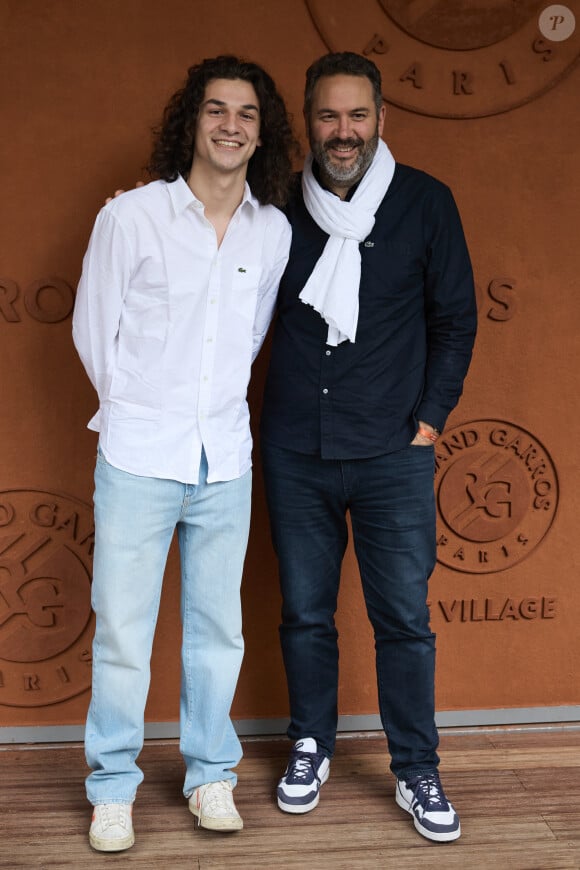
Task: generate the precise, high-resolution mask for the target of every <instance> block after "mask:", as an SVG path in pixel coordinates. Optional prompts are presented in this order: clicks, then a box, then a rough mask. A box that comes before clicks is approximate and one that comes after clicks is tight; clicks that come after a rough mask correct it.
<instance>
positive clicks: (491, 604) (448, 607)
mask: <svg viewBox="0 0 580 870" xmlns="http://www.w3.org/2000/svg"><path fill="white" fill-rule="evenodd" d="M437 604H438V605H439V610H440V612H441V613H442V615H443V618H444V619H445V621H446V622H454V621H455V620H456V618H457V617H458V616H459V618H460V620H461V622H502V621H504V620H510V619H511V620H514V621H519V620H520V619H525V620H528V621H529V620H533V619H554V618H555V617H556V616H557V599H556V598H552V597H549V596H543V597H529V598H522V599H521V600H519V601H518V600H516V599H514V598H504V599H501V600H500V601H496V600H495V599H493V598H485V599H479V598H454V599H453V601H438V602H437Z"/></svg>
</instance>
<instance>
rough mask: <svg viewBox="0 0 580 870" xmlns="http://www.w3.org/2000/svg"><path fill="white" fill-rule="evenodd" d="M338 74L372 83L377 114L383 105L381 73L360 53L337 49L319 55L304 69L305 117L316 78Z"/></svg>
mask: <svg viewBox="0 0 580 870" xmlns="http://www.w3.org/2000/svg"><path fill="white" fill-rule="evenodd" d="M338 75H345V76H361V77H362V78H367V79H368V80H369V81H370V83H371V85H372V89H373V97H374V100H375V106H376V109H377V115H378V113H379V112H380V110H381V106H382V105H383V94H382V82H381V73H380V71H379V69H378V67H377V66H376V65H375V64H374V63H373V62H372V60H369V59H368V58H367V57H364V56H363V55H362V54H355V52H353V51H337V52H335V53H333V54H324V55H323V56H322V57H319V58H318V60H315V61H314V63H313V64H311V65H310V66H309V67H308V69H307V70H306V86H305V88H304V114H305V115H306V117H307V118H308V116H309V115H310V108H311V106H312V94H313V92H314V88H315V85H316V83H317V82H318V80H319V79H321V78H323V77H324V76H338Z"/></svg>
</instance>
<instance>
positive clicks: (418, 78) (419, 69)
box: [399, 63, 424, 88]
mask: <svg viewBox="0 0 580 870" xmlns="http://www.w3.org/2000/svg"><path fill="white" fill-rule="evenodd" d="M399 81H400V82H411V84H412V85H413V87H414V88H422V87H423V85H424V79H423V66H422V64H420V63H413V64H411V66H410V67H408V68H407V69H406V70H405V72H404V73H403V74H402V75H401V76H400V78H399Z"/></svg>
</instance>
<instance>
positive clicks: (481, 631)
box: [0, 0, 580, 726]
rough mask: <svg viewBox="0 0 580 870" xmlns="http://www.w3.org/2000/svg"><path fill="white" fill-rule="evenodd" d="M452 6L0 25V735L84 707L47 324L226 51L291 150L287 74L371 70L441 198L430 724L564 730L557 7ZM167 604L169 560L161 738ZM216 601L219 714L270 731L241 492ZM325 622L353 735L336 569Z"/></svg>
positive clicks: (71, 492) (566, 283)
mask: <svg viewBox="0 0 580 870" xmlns="http://www.w3.org/2000/svg"><path fill="white" fill-rule="evenodd" d="M473 6H474V4H471V3H468V2H458V0H446V2H437V0H427V2H424V0H423V2H421V0H413V2H402V0H383V2H380V3H378V2H376V0H360V2H358V3H357V4H352V3H346V2H337V0H308V2H304V0H286V2H283V0H254V2H253V3H251V4H248V3H245V2H241V0H240V2H237V0H211V2H210V0H197V2H195V3H192V2H191V0H164V2H163V3H160V2H157V0H122V2H119V0H95V2H90V3H89V2H79V0H74V2H73V0H51V2H49V3H46V2H40V0H0V58H1V63H2V76H0V117H1V119H2V135H1V136H0V152H1V159H0V166H1V172H2V188H1V189H2V197H1V199H0V222H1V235H0V239H1V242H0V336H1V340H0V371H1V379H0V390H1V395H2V405H1V407H2V415H1V416H0V449H1V454H0V455H1V456H2V466H1V470H0V725H4V726H6V725H14V726H17V725H30V724H42V725H53V724H66V723H79V722H82V721H83V720H84V715H85V711H86V706H87V703H88V690H89V682H90V636H91V630H92V620H91V616H90V606H89V589H90V577H91V545H92V538H91V535H92V514H91V500H92V472H93V463H94V456H95V450H96V438H95V435H94V434H93V433H90V432H88V431H87V430H86V428H85V425H86V422H87V421H88V419H89V417H90V416H91V415H92V413H93V411H94V410H95V396H94V394H93V392H92V389H91V387H90V385H89V383H88V380H87V379H86V377H85V375H84V372H83V371H82V368H81V365H80V363H79V361H78V359H77V358H76V355H75V352H74V349H73V346H72V341H71V335H70V333H71V316H70V315H71V309H72V305H73V299H74V287H75V286H76V283H77V281H78V277H79V272H80V265H81V259H82V255H83V252H84V248H85V246H86V243H87V240H88V236H89V233H90V230H91V227H92V224H93V221H94V218H95V215H96V213H97V211H98V209H99V207H100V206H101V204H102V202H103V199H104V197H105V196H106V195H107V194H108V193H110V192H112V191H113V190H114V189H115V188H117V187H130V186H132V185H133V183H134V181H135V180H136V179H137V178H140V177H142V174H141V171H140V167H141V166H143V164H144V163H145V161H146V159H147V154H148V148H149V142H150V138H149V132H148V131H149V129H150V127H151V125H152V124H153V123H155V122H156V120H157V119H158V117H159V114H160V110H161V109H162V107H163V105H164V104H165V101H166V99H167V97H168V96H169V95H170V94H171V93H172V92H173V91H174V90H175V88H176V87H177V86H178V85H179V84H180V83H181V81H182V79H183V76H184V73H185V70H186V69H187V67H188V66H189V65H190V64H191V63H192V62H194V61H196V60H198V59H200V58H202V57H206V56H212V55H215V54H218V53H222V52H234V53H238V54H243V55H245V56H246V57H248V58H251V59H254V60H257V61H258V62H260V63H262V64H263V65H264V66H266V68H267V69H268V70H269V71H270V72H271V73H272V75H273V76H274V77H275V79H276V80H277V81H278V82H279V83H280V86H281V90H282V91H283V93H284V95H285V97H286V99H287V101H288V104H289V106H290V108H291V110H292V112H293V113H294V115H295V119H296V125H297V128H298V129H299V130H300V132H301V135H302V130H301V90H302V82H303V72H304V70H305V69H306V67H307V66H308V64H309V63H310V62H311V61H312V60H313V59H314V58H315V57H317V56H318V55H320V54H322V53H324V52H325V51H326V50H328V49H329V48H330V49H338V50H341V49H352V50H356V51H365V52H367V53H368V54H369V56H371V57H372V58H373V59H374V60H375V61H376V62H377V63H378V64H379V66H380V67H381V69H382V71H383V75H384V80H385V88H384V91H385V97H386V99H387V101H388V112H387V124H386V134H385V136H386V138H387V140H388V142H389V145H390V147H391V149H392V151H393V153H394V154H395V156H396V157H397V159H399V160H400V161H402V162H407V163H410V164H412V165H415V166H418V167H421V168H423V169H425V170H427V171H429V172H432V173H433V174H435V175H437V176H438V177H440V178H441V179H443V180H444V181H446V182H448V183H449V184H450V185H451V187H452V188H453V190H454V192H455V195H456V198H457V201H458V203H459V206H460V209H461V212H462V215H463V219H464V224H465V229H466V233H467V236H468V240H469V242H470V247H471V250H472V254H473V261H474V266H475V271H476V277H477V283H478V292H479V311H480V330H479V336H478V341H477V347H476V353H475V358H474V362H473V365H472V368H471V371H470V374H469V377H468V380H467V383H466V388H465V394H464V397H463V399H462V402H461V404H460V406H459V408H458V409H457V410H456V411H455V412H454V414H453V416H452V418H451V420H450V422H449V426H448V429H447V431H446V433H445V435H444V437H443V438H442V440H441V441H440V443H439V445H438V447H437V456H438V471H437V476H436V481H435V484H436V490H437V497H438V506H439V530H438V538H439V548H438V553H439V564H438V567H437V569H436V572H435V575H434V577H433V580H432V590H431V608H432V617H433V625H434V628H435V629H436V631H437V633H438V656H439V658H438V708H439V709H440V710H465V709H483V708H494V707H502V708H503V707H513V708H532V707H540V708H541V707H560V706H565V705H578V704H580V687H579V683H578V679H577V675H578V670H579V668H578V664H579V655H580V639H579V633H578V630H577V623H578V613H579V605H580V584H579V583H578V568H579V562H580V537H579V534H578V531H577V516H578V513H579V507H580V504H579V496H578V492H579V491H580V486H579V484H580V480H579V475H580V468H579V465H578V461H577V452H578V451H577V444H578V439H579V435H580V425H579V423H578V420H579V415H578V413H577V411H576V407H575V406H576V393H577V387H578V370H579V368H580V360H579V351H578V346H579V342H578V338H577V332H578V327H579V325H580V302H579V301H578V292H577V291H578V271H579V268H578V267H579V265H580V254H579V246H578V231H577V212H578V201H579V193H580V153H579V148H578V142H579V141H580V111H579V108H578V88H579V84H580V78H579V70H578V67H575V68H574V61H575V60H576V59H577V57H578V54H579V52H580V0H568V2H567V3H566V6H565V7H564V8H565V9H566V12H565V14H564V15H563V16H562V14H561V8H562V7H561V6H560V7H559V10H560V11H559V10H556V11H554V10H552V9H549V8H548V7H549V6H550V4H547V3H538V2H519V3H518V2H511V0H510V2H493V0H488V2H487V3H484V2H481V3H479V4H477V9H475V10H474V9H473V8H472V7H473ZM542 13H544V14H543V21H544V23H543V24H542V27H543V30H544V35H542V32H541V29H540V27H539V24H538V19H539V16H540V14H542ZM573 14H574V15H575V18H576V22H577V24H578V27H577V28H576V29H571V21H572V16H573ZM560 18H561V19H562V20H560ZM266 355H267V350H266V351H265V353H264V355H263V356H262V357H261V358H260V360H259V362H258V364H257V367H256V371H255V379H254V383H253V385H252V390H251V397H252V406H253V409H254V414H255V417H256V418H257V415H258V414H259V407H260V391H261V385H262V383H263V377H264V369H265V362H266ZM178 583H179V579H178V573H177V559H176V554H175V552H173V553H172V555H171V558H170V563H169V566H168V572H167V577H166V584H165V589H164V596H163V602H162V609H161V616H160V622H159V629H158V636H157V639H156V643H155V652H154V662H153V681H152V687H151V694H150V700H149V705H148V719H149V720H150V721H157V722H159V721H170V720H174V719H175V718H176V717H177V709H178V705H177V695H178V692H177V683H178V676H179V665H178V654H179V653H178V647H179V631H178V628H177V626H178V624H179V609H178ZM243 595H244V613H245V626H246V629H245V633H246V641H247V654H246V659H245V663H244V668H243V672H242V676H241V680H240V685H239V690H238V694H237V697H236V701H235V706H234V715H235V717H236V718H245V719H248V718H249V719H259V718H265V717H282V716H285V715H286V713H287V705H286V692H285V686H284V677H283V673H282V666H281V658H280V654H279V650H278V636H277V623H278V612H279V604H280V602H279V594H278V591H277V585H276V568H275V562H274V558H273V554H272V551H271V547H270V543H269V537H268V528H267V523H266V517H265V510H264V504H263V493H262V485H261V477H260V469H259V467H257V468H256V485H255V506H254V520H253V529H252V535H251V542H250V548H249V554H248V559H247V567H246V576H245V582H244V592H243ZM338 622H339V628H340V630H341V634H342V641H341V643H342V646H341V655H342V658H341V661H342V671H341V713H343V714H363V713H374V712H376V709H377V708H376V697H375V695H376V692H375V680H374V664H373V645H372V638H371V635H370V631H369V629H368V626H367V624H366V617H365V615H364V609H363V605H362V598H361V594H360V590H359V584H358V576H357V569H356V563H355V560H354V557H353V555H352V552H351V551H349V553H348V554H347V559H346V562H345V570H344V581H343V588H342V591H341V599H340V611H339V615H338Z"/></svg>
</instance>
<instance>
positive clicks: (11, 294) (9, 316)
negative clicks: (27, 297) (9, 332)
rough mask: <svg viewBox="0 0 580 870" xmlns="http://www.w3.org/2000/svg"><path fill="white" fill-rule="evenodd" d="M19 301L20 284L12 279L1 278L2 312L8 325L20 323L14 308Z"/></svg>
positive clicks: (0, 308) (0, 299) (0, 306)
mask: <svg viewBox="0 0 580 870" xmlns="http://www.w3.org/2000/svg"><path fill="white" fill-rule="evenodd" d="M17 299H18V284H17V283H16V282H15V281H11V280H10V278H0V312H2V316H3V317H4V320H6V321H8V323H19V322H20V317H19V316H18V312H17V311H16V308H15V307H14V304H13V303H14V302H16V300H17Z"/></svg>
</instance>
